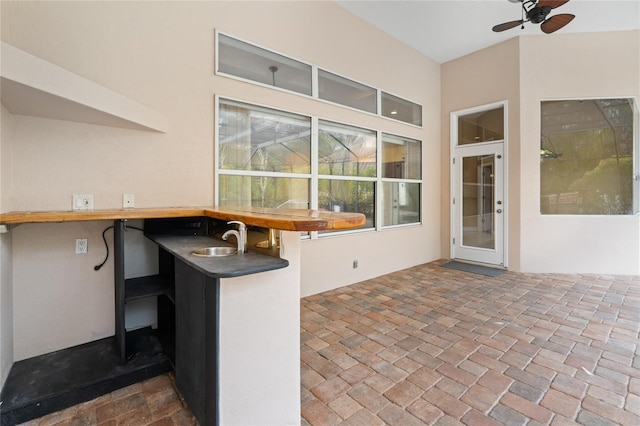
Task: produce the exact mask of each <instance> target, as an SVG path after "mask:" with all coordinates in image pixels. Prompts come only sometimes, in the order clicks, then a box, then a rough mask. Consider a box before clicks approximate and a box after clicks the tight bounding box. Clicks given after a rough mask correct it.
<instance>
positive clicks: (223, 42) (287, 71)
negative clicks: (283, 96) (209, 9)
mask: <svg viewBox="0 0 640 426" xmlns="http://www.w3.org/2000/svg"><path fill="white" fill-rule="evenodd" d="M218 72H221V73H225V74H229V75H233V76H236V77H240V78H244V79H247V80H251V81H256V82H258V83H262V84H266V85H269V86H273V87H279V88H281V89H286V90H290V91H292V92H297V93H302V94H303V95H308V96H311V65H308V64H305V63H303V62H300V61H296V60H293V59H290V58H287V57H286V56H282V55H279V54H277V53H274V52H271V51H268V50H265V49H262V48H260V47H257V46H254V45H252V44H249V43H245V42H243V41H240V40H236V39H234V38H231V37H229V36H226V35H224V34H220V33H218Z"/></svg>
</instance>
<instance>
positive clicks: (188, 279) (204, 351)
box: [175, 259, 220, 426]
mask: <svg viewBox="0 0 640 426" xmlns="http://www.w3.org/2000/svg"><path fill="white" fill-rule="evenodd" d="M175 274H176V275H175V276H176V385H177V387H178V390H179V391H180V393H181V394H182V396H183V397H184V399H185V400H186V401H187V404H188V405H189V408H191V411H192V412H193V414H194V415H195V416H196V418H197V419H198V422H200V424H201V425H203V426H204V425H206V426H214V425H217V424H218V418H217V417H218V413H217V411H218V389H217V387H218V377H217V372H218V347H217V343H218V313H219V304H218V302H219V291H220V286H219V280H218V279H216V278H211V277H208V276H206V275H205V274H203V273H201V272H198V271H196V270H195V269H193V268H191V267H189V266H187V265H186V264H185V263H184V262H182V261H180V260H177V259H176V261H175Z"/></svg>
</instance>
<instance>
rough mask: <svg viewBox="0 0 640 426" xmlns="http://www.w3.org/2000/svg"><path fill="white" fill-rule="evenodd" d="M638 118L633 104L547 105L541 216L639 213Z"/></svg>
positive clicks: (543, 130)
mask: <svg viewBox="0 0 640 426" xmlns="http://www.w3.org/2000/svg"><path fill="white" fill-rule="evenodd" d="M634 117H635V110H634V101H633V99H631V98H620V99H591V100H563V101H545V102H542V105H541V135H540V136H541V138H540V210H541V212H542V214H580V215H627V214H632V213H634V210H635V209H636V208H637V206H634V194H633V192H634V181H633V173H634V171H633V168H634V159H633V152H634V144H635V143H636V142H635V140H634V134H636V133H637V129H634Z"/></svg>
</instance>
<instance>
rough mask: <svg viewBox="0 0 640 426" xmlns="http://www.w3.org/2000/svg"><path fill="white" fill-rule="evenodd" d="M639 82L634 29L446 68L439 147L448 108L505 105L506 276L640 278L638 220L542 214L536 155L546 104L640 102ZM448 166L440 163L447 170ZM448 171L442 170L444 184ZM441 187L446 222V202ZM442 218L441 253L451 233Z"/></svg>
mask: <svg viewBox="0 0 640 426" xmlns="http://www.w3.org/2000/svg"><path fill="white" fill-rule="evenodd" d="M638 75H640V31H623V32H608V33H593V34H554V35H552V36H549V35H546V34H541V35H535V36H520V37H516V38H514V39H511V40H509V41H507V42H505V43H502V44H499V45H496V46H492V47H489V48H487V49H484V50H482V51H479V52H475V53H473V54H471V55H467V56H465V57H463V58H460V59H457V60H454V61H451V62H448V63H446V64H443V66H442V91H443V97H442V99H443V100H442V117H443V141H442V143H443V144H449V140H448V138H449V136H448V134H447V130H446V129H447V127H446V126H448V123H449V114H450V112H451V111H455V110H458V109H463V108H469V107H473V106H478V105H483V104H487V103H491V102H494V101H499V100H505V99H506V100H508V101H509V127H508V150H509V151H508V156H507V161H508V169H509V172H508V174H507V181H508V185H509V201H508V202H509V204H508V213H509V223H508V233H509V238H508V241H507V244H508V253H507V256H508V260H509V262H508V267H509V269H511V270H515V271H523V272H563V273H575V272H583V273H602V274H638V273H640V244H639V243H638V241H639V240H640V238H639V236H640V217H639V216H577V215H563V216H552V215H545V216H543V215H541V214H540V151H539V150H540V102H541V101H542V100H552V99H564V98H572V99H579V98H583V97H584V98H586V97H616V96H620V97H629V96H635V97H636V99H640V79H639V78H638ZM470 76H473V79H471V78H470ZM478 83H479V84H478ZM447 160H449V159H448V157H446V156H443V163H444V164H449V161H447ZM448 174H449V170H448V167H447V168H445V169H444V170H443V180H447V179H448ZM444 190H445V191H446V192H445V193H446V197H443V199H442V208H443V219H444V221H446V220H447V218H448V217H449V202H448V200H449V195H448V191H447V189H446V188H444ZM444 221H443V230H444V235H443V239H442V241H443V251H444V252H446V251H445V250H446V248H447V247H448V244H449V243H448V241H449V229H448V226H447V227H445V226H444V223H445V222H444Z"/></svg>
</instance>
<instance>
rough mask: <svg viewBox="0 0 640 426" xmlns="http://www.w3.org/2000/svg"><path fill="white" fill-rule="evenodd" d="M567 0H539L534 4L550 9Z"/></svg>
mask: <svg viewBox="0 0 640 426" xmlns="http://www.w3.org/2000/svg"><path fill="white" fill-rule="evenodd" d="M568 1H569V0H539V1H538V4H537V5H536V6H538V7H545V6H546V7H550V8H551V9H555V8H556V7H559V6H562V5H563V4H565V3H567V2H568Z"/></svg>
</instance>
